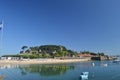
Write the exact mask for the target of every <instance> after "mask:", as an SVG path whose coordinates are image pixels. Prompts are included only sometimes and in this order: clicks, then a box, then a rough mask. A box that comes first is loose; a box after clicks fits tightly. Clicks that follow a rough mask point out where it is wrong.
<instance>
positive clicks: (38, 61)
mask: <svg viewBox="0 0 120 80" xmlns="http://www.w3.org/2000/svg"><path fill="white" fill-rule="evenodd" d="M86 61H90V59H88V58H84V59H64V60H61V59H23V60H0V64H56V63H73V62H86Z"/></svg>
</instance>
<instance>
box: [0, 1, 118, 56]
mask: <svg viewBox="0 0 120 80" xmlns="http://www.w3.org/2000/svg"><path fill="white" fill-rule="evenodd" d="M0 20H3V22H4V31H3V37H2V53H4V54H16V53H19V51H20V50H21V47H22V46H24V45H26V46H40V45H46V44H54V45H63V46H65V47H66V48H67V49H71V50H74V51H78V52H79V51H84V50H86V51H91V52H104V53H106V54H120V0H0Z"/></svg>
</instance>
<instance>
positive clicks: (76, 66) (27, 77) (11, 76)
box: [0, 61, 120, 80]
mask: <svg viewBox="0 0 120 80" xmlns="http://www.w3.org/2000/svg"><path fill="white" fill-rule="evenodd" d="M93 63H94V66H93ZM119 68H120V64H114V63H112V62H111V61H101V62H100V61H92V62H80V63H79V62H77V63H68V64H49V65H42V64H36V65H13V64H9V65H8V64H5V65H0V75H3V76H4V77H3V78H4V79H3V80H80V74H81V72H85V71H87V72H89V73H90V74H89V77H88V80H104V79H106V80H119V79H120V71H119ZM0 80H1V79H0Z"/></svg>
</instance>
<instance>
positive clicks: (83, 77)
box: [80, 72, 89, 80]
mask: <svg viewBox="0 0 120 80" xmlns="http://www.w3.org/2000/svg"><path fill="white" fill-rule="evenodd" d="M88 75H89V72H82V73H81V75H80V79H81V80H86V79H88Z"/></svg>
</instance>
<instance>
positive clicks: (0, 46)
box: [0, 21, 3, 56]
mask: <svg viewBox="0 0 120 80" xmlns="http://www.w3.org/2000/svg"><path fill="white" fill-rule="evenodd" d="M0 27H1V35H0V56H1V54H2V38H3V21H1V24H0Z"/></svg>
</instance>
